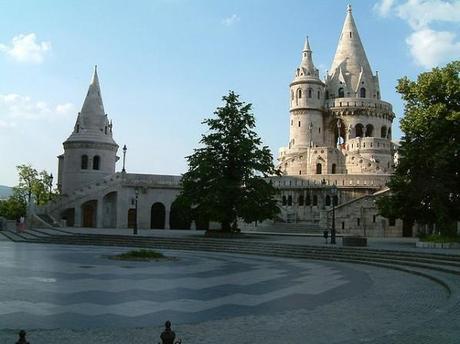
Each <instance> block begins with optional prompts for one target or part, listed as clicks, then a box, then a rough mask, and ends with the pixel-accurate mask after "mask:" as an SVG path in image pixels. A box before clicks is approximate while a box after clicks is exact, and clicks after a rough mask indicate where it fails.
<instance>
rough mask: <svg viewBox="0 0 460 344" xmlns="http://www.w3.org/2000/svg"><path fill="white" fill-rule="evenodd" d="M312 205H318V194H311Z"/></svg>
mask: <svg viewBox="0 0 460 344" xmlns="http://www.w3.org/2000/svg"><path fill="white" fill-rule="evenodd" d="M313 205H318V196H317V195H313Z"/></svg>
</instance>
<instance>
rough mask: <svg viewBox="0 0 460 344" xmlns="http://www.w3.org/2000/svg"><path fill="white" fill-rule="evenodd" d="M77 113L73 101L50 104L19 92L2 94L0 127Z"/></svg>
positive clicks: (52, 119)
mask: <svg viewBox="0 0 460 344" xmlns="http://www.w3.org/2000/svg"><path fill="white" fill-rule="evenodd" d="M74 113H75V106H74V105H73V104H71V103H64V104H58V105H56V106H50V105H49V104H48V103H47V102H44V101H34V100H32V98H31V97H28V96H22V95H19V94H14V93H10V94H0V128H3V129H4V128H12V127H15V126H17V125H18V124H21V123H24V122H25V121H30V120H47V121H54V120H56V119H60V118H66V117H68V116H71V115H72V114H74Z"/></svg>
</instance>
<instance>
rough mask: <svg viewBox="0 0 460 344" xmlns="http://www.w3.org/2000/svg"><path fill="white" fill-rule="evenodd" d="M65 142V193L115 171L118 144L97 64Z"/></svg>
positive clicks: (61, 183) (61, 166) (61, 177)
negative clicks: (102, 95)
mask: <svg viewBox="0 0 460 344" xmlns="http://www.w3.org/2000/svg"><path fill="white" fill-rule="evenodd" d="M63 145H64V155H63V156H61V157H60V159H59V171H60V172H59V178H58V184H59V186H60V189H61V191H62V193H64V194H66V193H69V192H71V191H73V190H76V189H78V188H80V187H82V186H85V185H90V184H91V183H95V182H98V181H100V180H102V179H103V178H105V177H106V176H109V175H111V174H113V173H114V172H115V163H116V161H117V155H116V154H117V150H118V145H117V144H116V142H115V141H114V140H113V137H112V122H111V121H109V120H108V118H107V115H106V114H105V111H104V105H103V103H102V97H101V87H100V85H99V77H98V75H97V67H95V68H94V74H93V78H92V79H91V83H90V85H89V88H88V92H87V94H86V97H85V100H84V102H83V106H82V108H81V111H80V112H79V113H78V116H77V120H76V122H75V126H74V129H73V132H72V134H71V135H70V136H69V138H68V139H67V140H66V141H65V142H64V143H63Z"/></svg>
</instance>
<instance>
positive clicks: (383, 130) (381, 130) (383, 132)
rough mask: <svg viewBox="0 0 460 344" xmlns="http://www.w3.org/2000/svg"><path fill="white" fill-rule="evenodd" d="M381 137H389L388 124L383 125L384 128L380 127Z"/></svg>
mask: <svg viewBox="0 0 460 344" xmlns="http://www.w3.org/2000/svg"><path fill="white" fill-rule="evenodd" d="M380 137H381V138H382V139H384V138H386V137H387V127H386V126H383V127H382V129H380Z"/></svg>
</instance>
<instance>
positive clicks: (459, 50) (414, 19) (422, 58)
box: [374, 0, 460, 69]
mask: <svg viewBox="0 0 460 344" xmlns="http://www.w3.org/2000/svg"><path fill="white" fill-rule="evenodd" d="M374 9H375V10H376V11H377V12H378V13H379V15H381V16H382V17H386V16H388V15H390V14H393V15H395V16H397V17H399V18H401V19H402V20H404V21H406V22H407V23H408V24H409V26H410V27H411V28H412V30H413V32H412V33H411V34H410V35H409V37H407V38H406V43H407V45H408V48H409V51H410V53H411V55H412V57H413V59H414V62H415V63H416V64H417V65H420V66H423V67H425V68H427V69H429V68H432V67H435V66H438V65H440V64H443V63H446V62H449V61H451V60H453V59H458V58H459V56H460V41H459V40H458V38H457V36H456V34H455V32H451V31H436V30H434V29H433V27H432V25H433V24H439V23H455V24H457V25H458V24H460V1H457V0H455V1H447V0H404V1H397V0H381V1H379V2H377V3H376V4H375V6H374Z"/></svg>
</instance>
